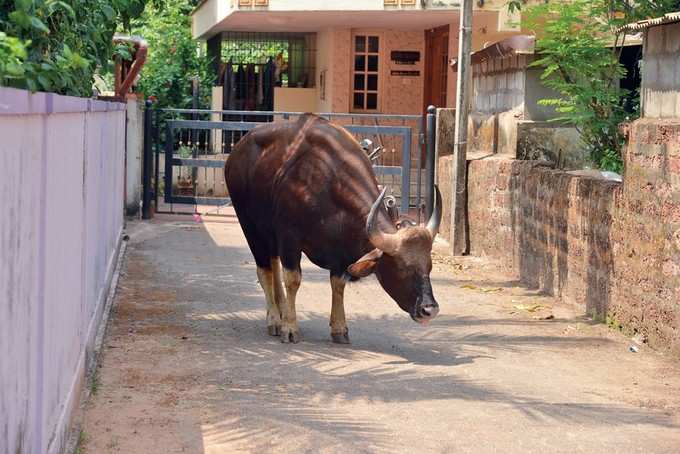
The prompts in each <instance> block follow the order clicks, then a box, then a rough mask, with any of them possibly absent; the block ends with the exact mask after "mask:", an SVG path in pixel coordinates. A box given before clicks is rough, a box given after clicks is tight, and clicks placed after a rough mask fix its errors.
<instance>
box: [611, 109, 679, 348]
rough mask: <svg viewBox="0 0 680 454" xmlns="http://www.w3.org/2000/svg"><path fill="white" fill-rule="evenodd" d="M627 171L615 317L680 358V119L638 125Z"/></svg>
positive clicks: (618, 227) (618, 219)
mask: <svg viewBox="0 0 680 454" xmlns="http://www.w3.org/2000/svg"><path fill="white" fill-rule="evenodd" d="M625 165H626V170H625V175H624V185H623V191H622V193H621V197H620V200H618V201H617V202H618V203H617V205H618V212H617V213H616V216H615V218H614V225H613V236H612V244H613V245H614V251H613V253H614V256H615V265H616V266H615V268H614V285H613V292H612V304H611V306H610V313H611V314H612V318H613V319H615V320H616V321H617V322H618V323H620V324H622V325H623V326H633V327H638V328H639V329H640V330H641V331H642V333H643V334H644V335H646V336H648V337H649V340H650V343H653V344H658V345H663V344H664V343H665V342H667V341H672V342H673V343H674V344H673V345H674V347H675V349H676V351H678V352H680V119H677V118H676V119H675V120H673V121H669V120H664V121H660V120H652V119H645V120H638V121H636V122H635V123H634V124H633V126H632V128H631V133H630V137H629V146H628V149H627V150H626V156H625Z"/></svg>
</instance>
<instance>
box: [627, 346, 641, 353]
mask: <svg viewBox="0 0 680 454" xmlns="http://www.w3.org/2000/svg"><path fill="white" fill-rule="evenodd" d="M628 351H630V352H631V353H638V352H639V351H640V349H639V348H638V347H637V346H636V345H631V346H630V347H628Z"/></svg>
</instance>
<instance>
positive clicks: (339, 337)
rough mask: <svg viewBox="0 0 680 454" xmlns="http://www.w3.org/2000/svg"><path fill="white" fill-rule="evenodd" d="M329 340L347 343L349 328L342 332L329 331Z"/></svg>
mask: <svg viewBox="0 0 680 454" xmlns="http://www.w3.org/2000/svg"><path fill="white" fill-rule="evenodd" d="M331 340H332V341H333V343H334V344H349V343H351V342H350V341H349V330H347V329H346V330H345V332H344V333H331Z"/></svg>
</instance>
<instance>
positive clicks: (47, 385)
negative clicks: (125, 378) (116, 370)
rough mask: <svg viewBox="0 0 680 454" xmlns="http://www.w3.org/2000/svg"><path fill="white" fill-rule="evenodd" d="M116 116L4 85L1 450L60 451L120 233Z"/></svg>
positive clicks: (113, 107) (105, 107) (110, 107)
mask: <svg viewBox="0 0 680 454" xmlns="http://www.w3.org/2000/svg"><path fill="white" fill-rule="evenodd" d="M124 109H125V104H122V103H109V102H103V101H96V100H91V99H83V98H74V97H67V96H58V95H53V94H45V93H36V94H31V93H29V92H27V91H23V90H15V89H9V88H0V137H2V141H0V212H1V213H2V217H1V218H0V251H1V253H0V390H2V392H1V393H0V422H1V423H2V427H1V430H2V434H3V435H2V436H0V452H12V453H24V452H25V453H29V452H30V453H33V452H35V453H57V452H62V450H63V448H64V445H65V443H66V439H67V435H68V428H69V424H70V420H71V416H72V412H73V409H74V408H75V406H76V405H77V403H78V398H79V394H80V391H81V384H82V381H83V378H84V376H85V370H86V367H87V364H88V360H89V359H91V356H92V351H93V346H94V341H95V336H96V334H97V330H98V328H99V326H100V322H101V320H102V316H103V314H104V307H105V302H106V299H107V294H108V289H109V284H110V282H111V279H112V275H113V270H114V268H115V264H116V260H117V255H118V250H119V246H120V238H121V232H122V229H123V203H124V200H123V195H124V187H123V186H124V179H125V166H124V161H125V110H124Z"/></svg>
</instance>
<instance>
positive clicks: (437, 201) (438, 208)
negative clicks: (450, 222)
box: [427, 184, 442, 240]
mask: <svg viewBox="0 0 680 454" xmlns="http://www.w3.org/2000/svg"><path fill="white" fill-rule="evenodd" d="M441 222H442V195H441V194H440V192H439V188H438V187H437V185H436V184H435V185H434V208H433V209H432V216H430V220H429V221H427V230H428V231H429V232H430V235H432V239H433V240H434V237H436V236H437V232H439V224H441Z"/></svg>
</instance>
